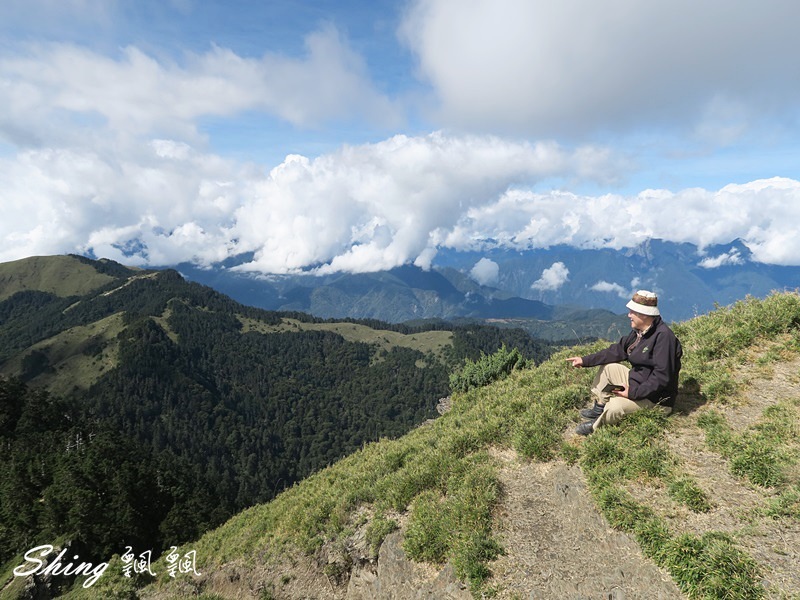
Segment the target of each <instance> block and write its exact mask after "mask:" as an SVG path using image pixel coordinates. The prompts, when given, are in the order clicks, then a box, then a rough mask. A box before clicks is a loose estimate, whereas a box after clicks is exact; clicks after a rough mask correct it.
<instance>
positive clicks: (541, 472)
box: [491, 451, 684, 600]
mask: <svg viewBox="0 0 800 600" xmlns="http://www.w3.org/2000/svg"><path fill="white" fill-rule="evenodd" d="M498 457H499V458H500V460H501V461H502V464H503V467H502V469H501V471H500V479H501V481H502V484H503V490H504V495H503V498H502V500H501V502H500V506H499V510H498V520H499V523H500V525H499V528H500V531H499V532H498V534H499V537H500V540H501V543H502V544H503V547H504V548H505V549H506V554H505V555H504V556H502V557H500V559H498V560H497V561H495V562H494V563H493V564H492V565H491V568H492V571H493V572H494V580H495V581H496V582H497V584H498V587H499V588H501V589H500V593H499V594H498V598H520V599H525V600H528V599H536V600H543V599H553V600H555V599H559V600H562V599H563V600H572V599H575V600H577V599H581V600H584V599H585V600H589V599H591V600H595V599H597V600H601V599H603V600H606V599H614V600H622V599H625V600H635V599H641V600H669V599H673V598H683V597H684V596H683V595H681V593H680V591H679V590H678V588H677V587H676V585H675V584H674V583H673V582H672V580H671V579H670V577H669V575H668V574H667V573H665V572H663V571H662V570H660V569H659V568H658V567H656V566H655V565H654V564H653V563H652V561H650V560H648V559H646V558H644V556H643V555H642V552H641V550H640V549H639V546H638V545H637V544H636V542H635V541H634V540H633V539H631V538H630V537H628V536H627V535H625V534H623V533H620V532H618V531H615V530H613V529H611V528H610V527H609V526H608V524H607V523H606V522H605V519H603V517H602V516H601V515H600V514H599V513H598V511H597V509H596V508H595V506H594V504H593V502H592V500H591V498H590V497H589V493H588V491H587V489H586V486H585V484H584V481H583V474H582V473H581V470H580V469H579V468H578V467H575V466H572V467H571V466H568V465H566V464H565V463H563V462H551V463H544V464H542V463H530V462H526V461H521V460H519V459H518V458H517V456H516V455H515V454H514V453H513V452H510V451H504V452H502V453H498Z"/></svg>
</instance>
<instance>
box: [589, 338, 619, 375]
mask: <svg viewBox="0 0 800 600" xmlns="http://www.w3.org/2000/svg"><path fill="white" fill-rule="evenodd" d="M629 337H630V336H628V337H624V338H620V340H619V341H618V342H617V343H616V344H611V345H610V346H609V347H608V348H606V349H605V350H600V352H595V353H594V354H589V355H587V356H584V357H582V360H583V366H584V367H596V366H598V365H607V364H610V363H618V362H622V361H623V360H627V359H628V355H627V354H626V353H625V348H627V346H628V344H629V342H628V338H629Z"/></svg>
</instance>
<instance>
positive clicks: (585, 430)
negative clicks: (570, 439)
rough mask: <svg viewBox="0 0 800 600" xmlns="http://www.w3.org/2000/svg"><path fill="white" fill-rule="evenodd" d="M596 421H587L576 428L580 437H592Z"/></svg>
mask: <svg viewBox="0 0 800 600" xmlns="http://www.w3.org/2000/svg"><path fill="white" fill-rule="evenodd" d="M593 425H594V421H585V422H584V423H581V424H580V425H578V426H577V427H576V428H575V433H577V434H578V435H591V434H592V433H593V432H594V427H593Z"/></svg>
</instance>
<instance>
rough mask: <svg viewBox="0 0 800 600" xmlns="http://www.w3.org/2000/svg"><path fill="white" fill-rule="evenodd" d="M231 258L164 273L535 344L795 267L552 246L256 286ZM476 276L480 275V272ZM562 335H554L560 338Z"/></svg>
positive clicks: (259, 301)
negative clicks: (636, 300)
mask: <svg viewBox="0 0 800 600" xmlns="http://www.w3.org/2000/svg"><path fill="white" fill-rule="evenodd" d="M250 258H251V257H249V256H241V257H238V258H237V259H231V260H229V261H226V262H225V263H223V264H219V265H216V266H214V267H213V268H210V269H201V268H198V267H196V266H194V265H191V264H188V263H184V264H180V265H175V266H174V268H175V269H177V270H178V271H179V272H181V273H182V274H183V275H184V276H185V277H187V278H188V279H190V280H193V281H197V282H200V283H203V284H206V285H209V286H210V287H213V288H215V289H217V290H219V291H221V292H223V293H225V294H227V295H229V296H231V297H232V298H234V299H236V300H238V301H239V302H241V303H243V304H247V305H251V306H256V307H260V308H265V309H269V310H296V311H302V312H307V313H309V314H313V315H315V316H318V317H323V318H344V317H350V318H372V319H379V320H382V321H387V322H392V323H398V322H406V321H411V320H416V319H450V320H452V319H480V320H486V319H501V320H506V319H512V320H515V321H516V322H517V324H519V323H523V322H527V323H528V324H529V325H530V327H529V330H531V331H532V332H534V333H537V334H539V335H544V337H551V338H552V337H558V335H557V334H555V333H553V331H551V330H550V329H549V328H546V331H544V332H542V331H541V330H540V331H536V330H535V326H534V324H536V323H539V325H541V322H543V321H548V322H560V323H562V324H564V323H569V322H574V321H577V322H579V323H580V324H581V326H583V327H586V328H587V329H585V330H583V331H582V332H581V335H603V332H604V331H607V330H608V328H609V327H611V328H613V327H615V326H619V325H620V323H621V327H622V329H623V330H624V329H625V328H626V327H627V325H626V323H625V320H624V318H622V319H620V318H618V317H619V315H622V314H624V313H625V312H626V309H625V303H626V302H627V300H628V298H630V296H631V294H632V292H633V291H635V290H636V289H641V288H645V289H651V290H654V291H656V292H657V293H658V294H659V298H660V306H661V307H662V313H663V314H664V316H665V318H666V319H667V320H669V321H681V320H685V319H688V318H691V317H693V316H695V315H697V314H702V313H705V312H708V311H709V310H712V309H713V308H714V306H715V304H719V305H728V304H731V303H733V302H735V301H736V300H739V299H742V298H744V297H746V296H747V295H752V296H756V297H764V296H766V295H768V294H769V293H770V292H771V291H773V290H783V289H787V288H790V289H794V288H795V287H797V286H798V285H800V267H791V266H776V265H765V264H762V263H757V262H754V261H753V260H752V254H751V252H750V250H749V249H748V248H747V246H745V245H744V244H743V243H742V242H741V241H740V240H735V241H733V242H731V243H730V244H727V245H718V246H711V247H707V248H705V249H704V250H703V251H701V250H700V249H699V248H698V247H697V246H695V245H693V244H688V243H685V244H677V243H672V242H665V241H662V240H650V241H648V242H646V243H644V244H641V245H638V246H636V247H632V248H625V249H621V250H612V249H599V250H596V249H579V248H573V247H569V246H556V247H552V248H548V249H536V250H526V251H522V252H518V251H510V250H500V249H489V250H486V251H473V252H456V251H452V250H441V251H440V252H439V253H438V254H437V256H436V260H435V262H434V265H433V267H432V268H431V269H430V270H428V271H425V270H422V269H420V268H418V267H414V266H410V265H407V266H403V267H399V268H396V269H392V270H391V271H379V272H375V273H365V274H349V273H339V274H335V275H326V276H316V275H313V274H300V275H269V276H256V275H253V274H248V273H245V272H243V271H241V270H239V269H237V268H236V267H238V266H240V265H242V264H244V263H246V262H248V261H249V260H250ZM481 267H483V268H481ZM562 329H563V328H562Z"/></svg>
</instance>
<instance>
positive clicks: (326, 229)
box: [0, 132, 800, 285]
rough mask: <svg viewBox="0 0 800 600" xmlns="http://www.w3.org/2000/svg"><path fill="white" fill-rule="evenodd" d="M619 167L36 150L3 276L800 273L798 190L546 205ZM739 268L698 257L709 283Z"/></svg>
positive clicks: (765, 183) (403, 153) (455, 141)
mask: <svg viewBox="0 0 800 600" xmlns="http://www.w3.org/2000/svg"><path fill="white" fill-rule="evenodd" d="M617 161H618V159H617V158H616V157H614V156H613V155H612V153H610V152H606V151H604V149H602V148H593V147H580V148H577V149H567V148H564V147H562V146H559V145H558V144H555V143H552V142H543V143H537V144H531V143H527V142H516V141H509V140H506V139H502V138H498V137H492V136H465V135H462V136H458V135H447V134H444V133H441V132H437V133H432V134H430V135H427V136H419V137H407V136H402V135H400V136H395V137H392V138H390V139H387V140H385V141H382V142H379V143H375V144H365V145H360V146H345V147H343V148H341V149H340V150H339V151H337V152H335V153H331V154H327V155H323V156H320V157H318V158H314V159H309V158H305V157H302V156H288V157H287V158H286V160H285V161H284V162H283V163H282V164H280V165H279V166H278V167H276V168H274V169H272V170H271V171H270V172H268V173H264V172H263V171H262V170H260V169H259V168H257V167H256V166H255V165H246V164H241V163H236V162H233V161H230V160H227V159H223V158H220V157H219V156H215V155H213V154H207V153H201V152H198V151H197V150H195V149H194V148H193V147H191V146H189V145H187V144H185V143H182V142H174V141H170V140H163V139H162V140H153V141H151V142H150V143H149V144H147V146H146V147H137V148H135V149H134V151H129V152H127V153H125V154H115V153H112V152H109V153H103V154H101V153H99V152H91V151H88V150H66V149H63V150H49V149H46V150H27V151H24V152H21V153H19V154H17V155H16V156H13V157H10V158H8V157H7V158H0V203H1V204H2V207H3V213H4V214H3V219H2V221H1V222H0V240H2V241H0V260H13V259H16V258H21V257H24V256H31V255H35V254H52V253H63V252H80V253H93V254H94V255H96V256H104V257H108V258H112V259H115V260H120V261H125V262H128V263H131V262H134V263H139V264H142V265H166V264H175V263H178V262H182V261H193V262H196V263H199V264H206V265H208V264H212V263H215V262H218V261H221V260H224V259H225V258H228V257H230V256H234V255H238V254H242V253H246V252H252V253H253V255H254V258H253V260H252V262H250V263H248V264H247V265H243V266H242V267H241V268H242V269H243V270H247V271H253V272H259V273H292V272H297V271H301V270H309V269H314V270H316V272H318V273H329V272H336V271H349V272H367V271H375V270H381V269H389V268H392V267H395V266H399V265H402V264H407V263H415V264H417V265H419V266H422V267H424V268H427V267H429V266H430V265H431V262H432V261H433V259H434V258H435V254H436V251H437V249H438V248H442V247H447V248H453V249H458V250H467V249H469V250H476V249H482V248H488V247H503V248H510V249H527V248H545V247H549V246H552V245H556V244H568V245H572V246H577V247H585V248H602V247H610V248H622V247H629V246H633V245H636V244H638V243H640V242H642V241H644V240H646V239H649V238H661V239H665V240H670V241H675V242H690V243H693V244H696V245H698V246H699V247H701V248H703V247H705V246H707V245H710V244H717V243H727V242H730V241H731V240H733V239H736V238H739V239H741V240H743V242H744V243H745V244H746V245H747V246H748V248H749V249H750V250H751V252H752V254H753V259H754V260H756V261H760V262H765V263H773V264H783V265H800V238H798V237H797V236H796V225H795V224H796V223H798V222H800V202H798V201H797V200H798V199H799V198H800V182H798V181H796V180H794V179H787V178H772V179H764V180H757V181H752V182H749V183H745V184H735V185H727V186H725V187H723V188H722V189H719V190H706V189H698V188H693V189H685V190H680V191H677V192H673V191H668V190H644V191H642V192H640V193H638V194H636V195H616V194H604V195H598V196H591V195H579V194H576V193H572V192H566V191H548V192H541V191H536V186H537V184H540V183H542V182H552V181H558V180H559V179H577V180H583V181H588V180H598V181H602V180H603V179H604V178H607V177H609V176H613V175H614V173H615V172H616V169H617V164H618V162H617ZM737 260H741V257H738V255H736V256H734V255H730V256H721V257H698V262H701V261H703V262H702V263H701V264H702V266H705V267H708V268H713V267H715V266H719V265H720V264H724V263H727V264H730V263H735V262H736V261H737ZM551 275H552V277H551V279H553V280H556V279H558V277H560V276H562V275H561V274H560V273H556V272H553V273H552V274H551ZM485 276H486V277H490V276H491V273H490V272H489V271H487V273H486V275H485ZM549 281H550V280H549V279H545V280H543V283H542V285H548V282H549Z"/></svg>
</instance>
